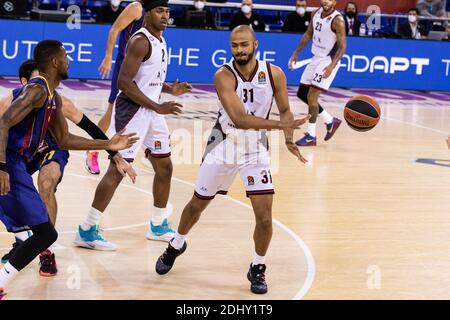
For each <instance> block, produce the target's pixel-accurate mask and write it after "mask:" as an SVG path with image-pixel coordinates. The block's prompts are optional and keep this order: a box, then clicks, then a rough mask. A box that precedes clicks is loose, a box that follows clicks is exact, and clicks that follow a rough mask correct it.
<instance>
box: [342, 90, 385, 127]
mask: <svg viewBox="0 0 450 320" xmlns="http://www.w3.org/2000/svg"><path fill="white" fill-rule="evenodd" d="M380 115H381V109H380V106H379V104H378V102H377V101H375V99H374V98H372V97H370V96H366V95H357V96H354V97H353V98H351V99H350V101H348V102H347V104H346V105H345V108H344V118H345V121H347V124H348V125H349V126H350V128H352V129H354V130H356V131H369V130H370V129H373V128H374V127H375V126H376V125H377V123H378V121H380Z"/></svg>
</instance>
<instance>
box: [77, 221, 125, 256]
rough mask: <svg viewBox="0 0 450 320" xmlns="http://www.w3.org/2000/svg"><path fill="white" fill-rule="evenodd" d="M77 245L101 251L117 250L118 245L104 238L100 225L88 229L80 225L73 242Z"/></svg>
mask: <svg viewBox="0 0 450 320" xmlns="http://www.w3.org/2000/svg"><path fill="white" fill-rule="evenodd" d="M73 243H74V244H75V245H76V246H78V247H82V248H87V249H92V250H101V251H116V250H117V246H116V245H115V244H114V243H111V242H109V241H107V240H105V238H103V236H102V234H101V233H100V230H99V228H98V225H95V226H92V227H91V228H90V229H89V230H88V231H84V230H83V229H82V228H81V226H78V232H77V234H76V236H75V241H74V242H73Z"/></svg>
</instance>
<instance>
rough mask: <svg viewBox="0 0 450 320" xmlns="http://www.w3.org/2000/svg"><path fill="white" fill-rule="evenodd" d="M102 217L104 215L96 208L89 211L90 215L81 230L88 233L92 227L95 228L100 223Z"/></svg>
mask: <svg viewBox="0 0 450 320" xmlns="http://www.w3.org/2000/svg"><path fill="white" fill-rule="evenodd" d="M101 216H102V213H101V212H100V211H98V210H97V209H95V208H94V207H91V208H90V209H89V213H88V215H87V217H86V220H84V222H83V223H82V224H81V229H83V230H84V231H88V230H89V229H90V228H91V227H92V226H95V225H96V224H98V223H99V222H100V218H101Z"/></svg>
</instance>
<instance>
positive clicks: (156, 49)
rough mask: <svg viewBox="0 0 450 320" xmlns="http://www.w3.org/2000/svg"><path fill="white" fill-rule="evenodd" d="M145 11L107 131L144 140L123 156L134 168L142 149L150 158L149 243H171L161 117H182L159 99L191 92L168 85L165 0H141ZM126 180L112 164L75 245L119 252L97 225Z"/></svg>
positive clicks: (167, 169)
mask: <svg viewBox="0 0 450 320" xmlns="http://www.w3.org/2000/svg"><path fill="white" fill-rule="evenodd" d="M142 7H143V8H144V10H145V17H144V19H145V23H144V27H142V28H141V29H139V30H137V31H136V33H134V35H133V36H132V37H131V39H130V40H129V41H128V44H127V48H126V55H125V58H124V61H123V64H122V67H121V69H120V73H119V78H118V85H119V89H120V92H119V95H118V96H117V99H116V101H115V104H114V108H113V117H112V119H111V125H110V128H109V130H110V131H111V132H117V131H120V130H121V129H123V128H125V129H126V130H125V131H126V132H136V133H137V135H138V136H139V137H140V141H139V142H138V143H137V146H136V147H132V148H129V149H126V150H123V152H121V154H122V156H123V158H124V159H125V160H127V161H129V162H132V161H133V160H134V159H135V157H136V155H137V153H138V151H139V148H140V147H141V146H142V145H143V146H144V147H145V154H146V157H147V158H148V159H149V161H150V162H151V164H152V166H153V169H154V171H155V177H154V181H153V199H154V200H153V205H154V208H153V216H152V218H151V221H150V226H149V231H148V233H147V239H151V240H161V241H169V240H170V239H172V237H173V236H174V231H173V230H172V229H171V228H170V227H169V223H168V220H167V218H168V216H169V215H170V214H171V213H172V206H171V205H170V204H169V203H168V199H169V193H170V181H171V178H172V162H171V160H170V137H169V135H170V134H169V129H168V127H167V124H166V120H165V119H164V116H163V115H162V114H175V115H176V114H178V113H180V112H181V109H180V107H181V105H180V104H178V103H176V102H173V101H170V102H164V103H162V104H160V103H159V98H160V95H161V92H167V93H171V94H172V95H175V96H179V95H181V94H183V93H186V92H189V91H191V86H190V85H189V84H187V83H179V82H178V81H177V82H176V83H174V84H173V85H172V86H170V85H168V84H166V83H165V78H166V72H167V63H168V56H167V46H166V41H165V40H164V38H163V37H162V33H163V31H164V30H165V28H166V26H167V21H168V19H169V8H168V3H167V0H143V1H142ZM122 178H123V176H122V175H121V174H119V173H118V171H117V169H115V166H114V165H111V164H110V166H109V168H108V171H107V172H106V174H105V176H104V177H103V179H102V180H101V181H100V183H99V185H98V186H97V190H96V192H95V197H94V201H93V203H92V207H91V208H90V210H89V213H88V215H87V217H86V219H85V221H84V222H83V223H82V224H81V225H80V226H79V228H78V233H77V235H76V239H75V244H76V245H78V246H81V247H85V248H89V249H96V250H109V251H111V250H115V249H116V246H115V245H114V244H112V243H110V242H108V241H107V240H105V239H104V238H103V236H102V235H101V234H100V231H99V228H98V223H99V221H100V217H101V215H102V213H103V212H104V211H105V209H106V207H107V206H108V204H109V202H110V201H111V199H112V197H113V195H114V192H115V190H116V188H117V187H118V186H119V184H120V182H121V181H122ZM124 214H129V213H124Z"/></svg>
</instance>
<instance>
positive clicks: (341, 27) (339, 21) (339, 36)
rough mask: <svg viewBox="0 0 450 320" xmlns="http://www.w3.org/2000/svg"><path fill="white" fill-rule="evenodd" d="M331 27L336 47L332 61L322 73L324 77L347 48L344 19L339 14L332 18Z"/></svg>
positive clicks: (330, 71) (329, 73) (329, 72)
mask: <svg viewBox="0 0 450 320" xmlns="http://www.w3.org/2000/svg"><path fill="white" fill-rule="evenodd" d="M331 28H332V29H333V31H334V32H336V42H337V46H338V49H337V52H336V54H335V55H334V57H333V61H332V62H331V63H330V65H329V66H328V67H326V68H325V71H324V73H323V78H324V79H326V78H328V77H329V76H330V75H331V73H332V72H333V70H334V68H336V66H337V65H338V63H339V61H340V60H341V58H342V56H343V55H344V53H345V50H347V34H346V32H345V22H344V19H343V18H342V17H341V16H338V17H336V18H335V19H334V20H333V24H332V26H331Z"/></svg>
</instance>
